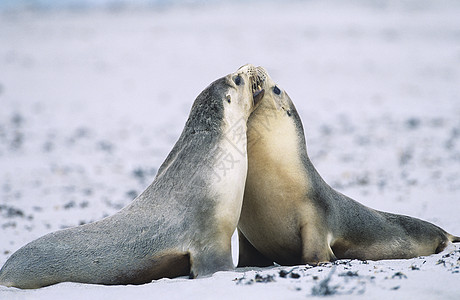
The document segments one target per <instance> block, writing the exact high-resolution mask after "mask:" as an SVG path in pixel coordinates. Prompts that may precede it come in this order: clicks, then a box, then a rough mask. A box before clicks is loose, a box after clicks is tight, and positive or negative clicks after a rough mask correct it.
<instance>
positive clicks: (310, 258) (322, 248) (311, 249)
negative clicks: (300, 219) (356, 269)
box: [300, 224, 337, 266]
mask: <svg viewBox="0 0 460 300" xmlns="http://www.w3.org/2000/svg"><path fill="white" fill-rule="evenodd" d="M321 228H324V227H322V226H320V228H318V227H316V226H314V225H313V224H311V225H304V226H302V228H301V232H300V233H301V236H302V263H304V264H309V265H314V266H316V265H318V264H320V263H325V262H330V261H334V260H336V259H337V258H336V257H335V255H334V253H333V252H332V249H331V247H330V245H329V242H328V240H327V233H324V232H322V230H321Z"/></svg>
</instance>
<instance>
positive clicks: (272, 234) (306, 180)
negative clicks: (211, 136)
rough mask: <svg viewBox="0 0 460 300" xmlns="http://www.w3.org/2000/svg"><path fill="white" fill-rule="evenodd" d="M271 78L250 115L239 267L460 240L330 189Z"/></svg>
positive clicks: (433, 248)
mask: <svg viewBox="0 0 460 300" xmlns="http://www.w3.org/2000/svg"><path fill="white" fill-rule="evenodd" d="M258 70H259V72H261V73H264V74H265V76H266V77H267V78H266V80H265V82H264V85H263V88H264V90H265V96H264V99H263V101H262V102H261V105H260V106H259V107H258V109H257V111H255V112H254V113H253V114H252V115H251V117H250V118H249V120H248V132H247V134H248V140H249V141H253V142H252V143H251V144H250V146H249V147H248V162H249V165H248V176H247V179H246V186H245V192H244V199H243V208H242V211H241V217H240V221H239V224H238V232H239V239H240V257H239V266H267V265H271V264H272V263H273V262H277V263H279V264H282V265H296V264H305V263H309V264H317V263H320V262H326V261H331V260H334V259H337V258H338V259H342V258H351V259H362V260H379V259H396V258H411V257H416V256H421V255H429V254H433V253H438V252H440V251H442V250H443V249H444V248H445V247H446V245H447V244H448V242H449V241H451V242H452V241H453V242H459V241H460V238H458V237H454V236H452V235H450V234H448V233H446V232H445V231H444V230H442V229H441V228H439V227H437V226H435V225H433V224H431V223H428V222H425V221H422V220H419V219H415V218H411V217H407V216H401V215H395V214H390V213H385V212H380V211H376V210H374V209H371V208H368V207H366V206H364V205H362V204H360V203H358V202H356V201H354V200H352V199H350V198H348V197H346V196H344V195H342V194H341V193H339V192H337V191H335V190H334V189H332V188H331V187H330V186H329V185H328V184H327V183H326V182H324V180H323V179H322V178H321V176H320V175H319V174H318V172H317V171H316V169H315V167H314V166H313V164H312V163H311V161H310V159H309V158H308V155H307V150H306V142H305V136H304V131H303V126H302V122H301V120H300V117H299V115H298V113H297V111H296V109H295V107H294V104H293V103H292V101H291V99H290V98H289V96H288V95H287V94H286V92H285V91H282V90H281V89H280V88H279V87H278V86H276V85H275V83H274V82H273V81H272V79H271V78H270V77H268V75H267V74H266V72H265V71H264V70H263V69H262V68H258Z"/></svg>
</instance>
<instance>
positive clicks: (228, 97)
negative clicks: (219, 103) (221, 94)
mask: <svg viewBox="0 0 460 300" xmlns="http://www.w3.org/2000/svg"><path fill="white" fill-rule="evenodd" d="M225 99H227V102H228V103H230V102H232V97H231V96H230V95H227V97H225Z"/></svg>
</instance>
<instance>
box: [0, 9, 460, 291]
mask: <svg viewBox="0 0 460 300" xmlns="http://www.w3.org/2000/svg"><path fill="white" fill-rule="evenodd" d="M363 3H366V2H364V1H363V2H361V1H355V2H354V4H347V5H345V4H342V2H338V1H337V2H328V4H318V3H317V2H310V1H308V2H306V3H303V2H301V3H300V2H299V3H298V2H294V3H290V4H284V5H281V4H276V3H270V4H261V3H253V4H251V5H244V4H232V5H228V6H225V5H209V6H201V5H200V6H186V7H173V8H171V9H165V10H157V11H154V10H146V11H138V10H134V11H129V10H128V11H115V12H113V11H112V12H107V11H89V12H79V13H72V12H62V11H61V12H59V11H58V12H20V13H9V14H4V13H3V14H0V265H2V264H3V263H4V262H5V261H6V259H7V258H8V257H9V255H11V253H12V252H14V251H15V250H17V249H18V248H19V247H21V246H23V245H24V244H25V243H27V242H30V241H32V240H33V239H36V238H38V237H39V236H41V235H43V234H45V233H48V232H51V231H55V230H57V229H60V228H64V227H68V226H75V225H78V224H80V223H87V222H91V221H94V220H97V219H100V218H102V217H103V216H106V215H110V214H113V213H114V212H115V211H117V210H118V209H120V208H121V207H123V206H124V205H126V204H127V203H129V201H131V200H132V199H133V198H134V196H135V195H136V194H137V193H139V192H141V191H142V190H143V189H144V188H145V187H146V186H147V185H148V184H149V183H150V182H151V181H152V179H153V177H154V175H155V172H156V169H157V168H158V167H159V165H160V164H161V162H162V161H163V160H164V158H165V157H166V155H167V154H168V152H169V150H170V149H171V148H172V146H173V144H174V142H175V141H176V139H177V137H178V135H179V134H180V132H181V130H182V127H183V125H184V123H185V120H186V118H187V115H188V112H189V109H190V106H191V104H192V102H193V100H194V98H195V97H196V96H197V95H198V94H199V92H200V91H201V90H203V89H204V88H205V87H206V86H207V85H208V84H209V83H211V82H212V81H213V80H215V79H217V78H218V77H221V76H223V75H225V74H227V73H230V72H233V71H234V70H236V69H237V68H238V67H239V66H241V65H243V64H245V63H248V62H250V63H253V64H256V65H262V66H265V67H266V68H267V70H268V71H269V73H270V74H271V76H272V77H273V78H274V79H275V80H277V81H278V83H279V85H280V86H282V87H283V88H284V89H286V90H287V91H288V93H289V94H290V96H291V98H292V99H293V101H294V102H295V104H296V106H297V108H298V111H299V113H300V115H301V117H302V120H303V123H304V127H305V132H306V136H307V139H308V140H307V142H308V149H309V155H310V157H311V158H312V160H313V163H314V164H315V165H316V167H317V168H318V170H319V172H320V173H321V174H322V176H323V177H324V178H325V179H326V181H327V182H329V183H330V184H332V185H333V186H334V187H335V188H337V189H338V190H340V191H341V192H343V193H345V194H347V195H349V196H351V197H353V198H355V199H356V200H358V201H360V202H361V203H363V204H365V205H368V206H370V207H373V208H377V209H381V210H385V211H390V212H393V213H399V214H406V215H410V216H414V217H417V218H422V219H424V220H427V221H430V222H433V223H435V224H437V225H439V226H441V227H443V228H444V229H446V230H447V231H449V232H451V233H453V234H457V235H459V234H460V218H459V211H460V202H459V201H460V199H459V196H460V31H459V30H460V18H458V15H459V14H460V4H456V3H455V1H422V2H419V1H405V2H404V3H405V4H398V3H399V1H388V2H386V3H388V5H382V6H379V5H365V4H363ZM382 3H383V2H382ZM459 257H460V246H459V245H457V246H456V247H455V246H453V245H452V246H451V247H449V249H447V250H446V251H445V252H443V253H440V254H438V255H433V256H430V257H425V258H416V259H411V260H401V261H379V262H368V263H367V264H364V263H362V262H359V261H352V262H345V264H339V265H337V267H336V269H335V271H334V272H333V274H332V275H331V279H330V281H329V283H328V284H324V282H323V287H324V286H328V287H329V289H330V290H331V291H332V292H333V293H335V294H336V295H339V296H341V297H343V298H346V299H349V298H350V297H365V298H366V299H372V298H389V297H392V298H400V299H411V298H414V299H415V298H417V299H433V298H440V299H458V297H459V295H460V285H459V282H460V281H459V280H460V272H459V271H460V260H459ZM292 269H293V268H292V267H288V268H268V269H263V270H260V269H245V270H237V271H236V272H219V273H217V274H215V275H214V276H212V277H210V278H206V279H200V280H187V279H174V280H159V281H158V282H153V283H151V284H146V285H142V286H116V287H106V286H94V285H82V284H74V283H63V284H59V285H56V286H51V287H48V288H43V289H40V290H36V291H21V290H18V289H14V288H4V287H0V299H62V297H63V295H65V297H66V299H90V298H92V299H99V298H107V299H126V298H132V299H152V297H154V298H160V297H161V298H166V297H168V298H171V299H176V298H177V299H179V298H180V299H182V298H184V297H189V298H190V297H191V298H243V299H244V298H254V297H262V298H269V299H280V298H283V299H289V298H304V297H307V296H309V295H312V293H313V289H314V288H319V286H320V284H319V283H320V282H322V280H324V279H325V278H327V277H328V276H329V274H330V272H331V270H332V265H331V264H329V265H326V266H323V267H316V268H308V269H307V267H305V266H299V267H297V268H295V269H294V271H293V272H294V273H295V274H298V275H300V277H299V278H291V277H290V275H287V278H282V277H280V273H279V272H280V270H287V271H289V270H292ZM349 271H350V272H351V273H347V272H349ZM256 274H259V275H257V278H259V279H258V281H267V280H268V281H269V280H270V278H271V277H270V276H273V279H274V280H275V281H273V282H257V281H256V280H255V279H256ZM234 279H237V280H234ZM251 280H252V281H251ZM335 286H337V287H336V288H335V289H334V287H335ZM316 290H318V289H316ZM322 291H324V289H323V290H322ZM320 293H321V291H320ZM362 294H364V296H362Z"/></svg>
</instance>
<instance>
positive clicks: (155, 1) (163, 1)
mask: <svg viewBox="0 0 460 300" xmlns="http://www.w3.org/2000/svg"><path fill="white" fill-rule="evenodd" d="M254 2H260V3H263V2H267V3H268V2H277V1H275V0H233V1H231V2H229V1H224V0H2V1H0V12H12V11H13V12H15V11H22V10H32V11H34V10H37V11H52V10H70V11H73V10H75V11H79V10H92V9H103V10H105V9H107V10H123V9H156V8H160V9H161V8H169V7H177V6H179V7H180V6H187V7H195V6H204V5H208V4H210V5H227V4H234V3H241V4H245V3H254ZM302 2H304V3H310V4H313V3H314V4H318V5H324V6H328V5H329V6H331V5H332V6H334V5H337V6H343V5H350V4H351V5H358V6H369V7H374V8H380V9H388V8H398V9H404V10H410V11H418V10H422V11H423V10H427V9H431V8H433V7H436V8H440V7H443V8H448V7H451V6H458V5H459V4H460V1H456V0H346V1H340V0H326V1H319V0H285V1H283V4H292V3H302Z"/></svg>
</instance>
